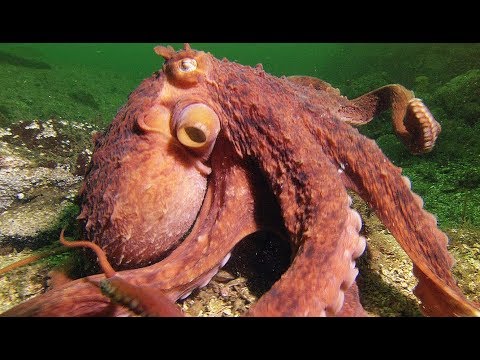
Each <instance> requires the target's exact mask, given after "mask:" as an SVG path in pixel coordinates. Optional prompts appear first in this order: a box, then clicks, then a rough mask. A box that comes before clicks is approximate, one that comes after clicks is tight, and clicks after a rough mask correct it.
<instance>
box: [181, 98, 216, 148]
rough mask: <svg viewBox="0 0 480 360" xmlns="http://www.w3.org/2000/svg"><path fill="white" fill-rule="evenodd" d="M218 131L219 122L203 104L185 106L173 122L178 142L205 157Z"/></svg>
mask: <svg viewBox="0 0 480 360" xmlns="http://www.w3.org/2000/svg"><path fill="white" fill-rule="evenodd" d="M219 131H220V121H219V119H218V116H217V114H216V113H215V112H214V111H213V110H212V109H211V108H209V107H208V106H206V105H204V104H192V105H189V106H187V107H186V108H185V109H183V110H182V111H181V113H180V114H179V116H178V119H177V121H176V122H175V133H176V135H177V139H178V141H180V143H181V144H183V145H184V146H186V147H188V148H190V149H193V150H196V151H199V152H200V153H203V155H207V156H208V155H209V152H210V151H211V149H212V146H213V144H214V142H215V139H216V138H217V135H218V132H219ZM206 153H208V154H206Z"/></svg>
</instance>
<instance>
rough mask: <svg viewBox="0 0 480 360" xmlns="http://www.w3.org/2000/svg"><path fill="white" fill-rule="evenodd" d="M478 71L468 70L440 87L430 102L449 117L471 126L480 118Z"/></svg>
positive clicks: (479, 73) (479, 71)
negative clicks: (440, 108)
mask: <svg viewBox="0 0 480 360" xmlns="http://www.w3.org/2000/svg"><path fill="white" fill-rule="evenodd" d="M479 98H480V69H473V70H469V71H467V72H466V73H464V74H461V75H459V76H456V77H454V78H453V79H451V80H450V81H449V82H447V83H446V84H445V85H443V86H441V87H440V88H439V89H438V90H437V91H436V92H435V93H434V95H433V97H432V101H433V102H434V103H436V104H438V105H439V106H440V107H442V108H443V109H444V110H445V112H446V113H447V115H448V116H449V117H453V118H455V119H460V120H463V121H464V122H465V123H466V124H468V125H470V126H473V125H475V124H476V123H477V122H478V119H479V118H480V103H479V102H478V99H479Z"/></svg>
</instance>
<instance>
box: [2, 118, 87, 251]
mask: <svg viewBox="0 0 480 360" xmlns="http://www.w3.org/2000/svg"><path fill="white" fill-rule="evenodd" d="M87 126H89V127H90V129H89V128H87ZM79 129H81V130H82V131H79ZM91 130H93V128H92V127H91V126H90V125H82V124H77V123H74V122H65V121H57V120H48V121H45V122H43V121H39V120H34V121H29V122H18V123H15V124H12V125H11V126H10V127H8V128H3V129H0V249H1V250H2V252H3V253H8V252H11V251H13V250H14V249H16V250H21V249H23V248H24V247H29V248H33V249H34V248H38V247H40V246H42V245H45V244H48V243H50V242H52V241H53V240H54V239H57V238H58V233H59V230H60V228H61V227H62V226H65V224H64V223H63V222H62V220H63V219H64V218H65V216H67V215H68V216H72V215H73V214H71V213H74V212H76V211H77V210H78V209H77V207H76V205H75V202H74V199H75V196H76V194H77V192H78V188H79V186H80V184H81V181H82V179H83V176H82V175H83V172H84V167H85V165H86V163H87V162H88V161H89V156H90V154H91V150H90V148H91V145H90V143H91V141H90V137H91V135H90V132H91Z"/></svg>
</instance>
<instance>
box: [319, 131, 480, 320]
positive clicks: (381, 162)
mask: <svg viewBox="0 0 480 360" xmlns="http://www.w3.org/2000/svg"><path fill="white" fill-rule="evenodd" d="M318 131H319V133H318V135H319V136H318V138H319V140H320V141H322V139H323V140H325V139H328V137H327V136H326V134H324V133H321V131H320V130H318ZM329 134H333V135H332V137H330V138H329V139H328V140H327V142H328V144H329V145H328V146H329V149H330V150H329V151H330V155H331V156H332V158H334V159H335V160H334V161H336V162H337V163H338V164H339V165H340V167H341V170H340V171H341V172H342V174H343V175H344V176H345V177H344V183H345V186H346V187H349V188H352V190H354V191H356V192H357V193H358V194H359V195H360V196H361V197H362V198H363V199H364V200H365V201H366V202H367V203H368V204H369V205H370V206H371V207H372V208H373V209H374V210H375V212H376V213H377V215H378V217H379V218H380V220H381V221H382V222H383V223H384V224H385V226H386V227H387V228H388V229H389V230H390V232H391V233H392V235H393V236H394V237H395V238H396V240H397V241H398V242H399V244H400V245H401V247H402V248H403V249H404V250H405V252H406V253H407V254H408V256H409V257H410V258H411V259H412V261H413V264H414V274H415V275H416V276H417V278H418V279H419V283H418V285H417V287H416V290H415V294H416V295H417V296H418V297H419V299H420V300H421V302H422V309H423V311H424V312H425V313H426V314H428V315H434V316H453V315H457V316H458V315H468V316H472V315H475V316H478V315H480V312H479V310H478V309H476V308H475V307H474V306H473V305H472V304H471V303H470V302H469V301H468V300H467V299H466V298H465V296H464V295H463V294H462V292H461V290H460V289H459V288H458V286H457V284H456V281H455V279H454V277H453V274H452V272H451V267H452V266H453V263H454V260H453V258H452V256H451V255H450V254H449V253H448V251H447V243H448V238H447V236H446V235H445V234H444V233H443V232H442V231H441V230H440V229H439V228H438V227H437V221H436V219H435V217H434V216H433V215H432V214H430V213H428V212H427V211H425V210H424V209H423V202H422V200H421V198H420V197H419V196H418V195H416V194H414V193H413V192H412V191H411V188H410V181H409V180H408V178H406V177H404V176H402V175H401V169H400V168H398V167H396V166H394V165H393V164H392V163H391V162H390V161H389V160H388V158H387V157H386V156H385V155H384V154H383V153H382V151H381V150H380V148H379V147H378V146H377V145H376V144H375V142H374V141H372V140H369V139H367V138H365V137H363V136H361V135H360V136H359V134H358V131H357V130H356V129H352V128H346V127H343V126H339V127H337V128H336V129H335V131H329ZM324 145H325V146H326V144H324Z"/></svg>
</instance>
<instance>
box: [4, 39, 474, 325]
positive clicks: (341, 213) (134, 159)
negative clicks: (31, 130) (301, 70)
mask: <svg viewBox="0 0 480 360" xmlns="http://www.w3.org/2000/svg"><path fill="white" fill-rule="evenodd" d="M155 52H156V53H157V54H158V55H160V56H162V57H163V58H164V60H165V62H164V64H163V68H162V69H161V70H159V71H157V72H155V73H154V74H153V75H152V76H151V77H150V78H148V79H146V80H144V81H143V82H142V83H141V84H140V86H139V87H138V88H137V89H136V90H135V91H134V92H132V93H131V94H130V96H129V98H128V102H127V103H126V105H124V106H123V107H122V108H121V109H120V110H119V112H118V113H117V115H116V117H115V119H114V120H113V122H112V123H111V124H110V126H109V127H108V129H107V130H106V131H105V133H104V134H103V135H100V136H99V137H97V138H96V139H95V149H94V153H93V156H92V160H91V163H90V166H89V168H88V169H87V172H86V176H85V180H84V184H83V187H82V189H81V193H80V198H81V201H82V203H81V204H82V207H81V214H80V215H79V216H78V219H79V220H80V222H81V224H82V225H83V229H84V236H85V237H86V239H87V240H88V241H75V242H73V241H67V240H65V238H64V237H63V232H62V235H61V242H62V243H64V244H65V245H67V246H85V247H90V248H91V249H93V250H94V251H95V252H96V254H97V256H98V259H99V263H100V265H101V266H102V269H103V271H104V273H103V274H98V275H92V276H88V277H85V278H81V279H77V280H73V281H70V282H67V283H65V284H63V285H61V286H59V287H56V288H53V289H51V290H49V291H47V292H46V293H44V294H42V295H40V296H38V297H35V298H33V299H31V300H28V301H26V302H24V303H22V304H20V305H18V306H16V307H14V308H13V309H10V310H9V311H7V312H5V313H4V314H3V315H4V316H93V315H97V316H107V315H108V316H121V315H131V314H134V313H135V314H141V315H151V316H181V315H182V312H181V311H180V308H179V307H178V306H177V305H176V304H175V301H177V300H178V299H180V298H185V297H186V296H188V295H189V294H190V293H191V292H192V290H194V289H196V288H198V287H202V286H205V285H206V284H207V283H208V282H209V281H210V279H211V278H212V277H213V276H214V275H215V274H216V273H217V271H218V270H219V268H221V267H222V266H223V265H224V264H225V263H226V262H227V261H228V259H229V256H230V253H231V251H232V249H233V248H234V247H235V246H236V245H237V244H238V243H239V242H240V241H241V240H242V239H244V238H245V237H247V236H248V235H249V234H252V233H255V232H257V231H260V230H264V231H269V232H272V233H274V234H276V236H278V237H280V238H283V239H286V240H288V241H289V243H290V244H291V248H292V259H291V263H290V265H289V267H288V269H287V270H286V271H285V272H284V273H283V275H282V276H281V278H280V279H279V280H278V281H276V282H275V283H274V284H273V285H272V287H271V288H270V290H268V291H267V292H266V293H265V294H264V295H263V296H261V297H260V299H259V300H258V302H257V303H255V304H254V305H253V306H252V307H251V308H250V309H249V311H248V313H247V315H249V316H365V315H366V312H365V311H364V310H363V307H362V305H361V303H360V300H359V294H358V287H357V285H356V282H355V279H356V276H357V274H358V269H357V268H356V263H355V259H356V258H358V257H359V256H360V255H361V254H362V253H363V251H364V249H365V246H366V240H365V238H364V237H363V236H361V235H360V234H359V232H360V229H361V226H362V221H361V218H360V215H359V214H358V213H357V212H356V211H355V210H353V209H352V208H351V203H352V200H351V198H350V196H349V195H348V193H347V189H348V190H352V191H353V192H355V193H357V194H359V195H360V196H361V197H362V198H363V200H364V201H365V202H366V203H367V204H368V205H369V206H370V207H371V208H372V209H373V210H374V211H375V212H376V214H377V215H378V217H379V219H380V220H381V221H382V222H383V223H384V225H385V226H386V227H387V228H388V230H389V231H390V232H391V233H392V235H393V236H394V237H395V238H396V240H397V241H398V242H399V244H400V245H401V247H402V248H403V249H404V250H405V252H406V253H407V254H408V256H409V257H410V258H411V260H412V262H413V273H414V275H415V276H416V277H417V278H418V285H417V286H416V288H415V290H414V293H415V295H416V296H417V297H418V298H419V300H420V302H421V310H422V312H423V313H424V314H425V315H430V316H478V315H480V311H479V310H478V309H477V308H476V305H477V304H475V305H474V304H472V303H471V302H469V301H468V300H467V299H466V298H465V296H464V295H463V294H462V291H461V290H460V288H459V287H458V286H457V284H456V281H455V279H454V277H453V275H452V272H451V267H452V265H453V258H452V256H451V255H450V254H449V253H448V251H447V241H448V239H447V236H446V235H445V234H444V233H443V232H442V231H441V230H440V229H439V228H438V227H437V222H436V219H435V217H434V216H433V215H432V214H430V213H428V212H427V211H425V210H424V209H423V203H422V199H421V198H420V197H419V196H418V195H416V194H414V193H413V192H412V191H411V188H410V182H409V180H408V179H407V178H406V177H404V176H402V175H401V172H402V171H401V169H400V168H398V167H396V166H394V165H393V164H392V163H391V162H390V161H389V159H388V158H387V157H386V156H385V155H384V154H383V153H382V151H381V150H380V148H379V147H378V146H377V144H376V143H375V142H374V141H373V140H370V139H368V138H367V137H365V136H363V135H361V134H360V133H359V132H358V130H357V129H356V128H355V127H353V126H352V125H361V124H365V123H367V122H369V121H370V120H371V119H372V118H373V117H374V116H376V115H378V114H380V113H381V112H383V111H385V110H388V109H391V110H392V120H393V124H394V129H395V132H396V134H397V135H398V136H399V138H400V139H401V140H402V141H403V142H404V143H405V145H406V146H407V147H408V148H409V149H410V150H411V151H412V152H413V153H423V152H428V151H430V150H431V149H432V147H433V145H434V142H435V139H436V137H437V136H438V134H439V132H440V125H439V124H438V123H437V122H436V120H435V119H434V118H433V116H432V114H431V113H430V112H429V111H428V108H427V107H426V106H425V105H424V104H423V102H422V101H421V100H420V99H417V98H415V97H414V94H413V92H411V91H409V90H407V89H405V88H404V87H403V86H401V85H398V84H394V85H387V86H384V87H382V88H379V89H377V90H374V91H372V92H370V93H368V94H365V95H363V96H361V97H359V98H356V99H354V100H349V99H347V98H346V97H344V96H341V95H340V93H339V91H338V90H336V89H334V88H333V87H331V86H330V85H329V84H327V83H325V82H323V81H321V80H319V79H315V78H311V77H302V76H293V77H280V78H279V77H275V76H272V75H270V74H268V73H266V72H265V71H264V70H263V68H262V66H261V65H257V66H256V67H248V66H243V65H240V64H237V63H233V62H230V61H228V60H227V59H223V60H219V59H216V58H215V57H214V56H212V55H211V54H210V53H206V52H203V51H196V50H193V49H191V48H190V46H189V45H188V44H185V46H184V48H183V49H181V50H179V51H177V52H176V51H175V50H174V49H173V48H172V47H170V46H169V47H162V46H157V47H156V48H155ZM110 264H112V265H110Z"/></svg>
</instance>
